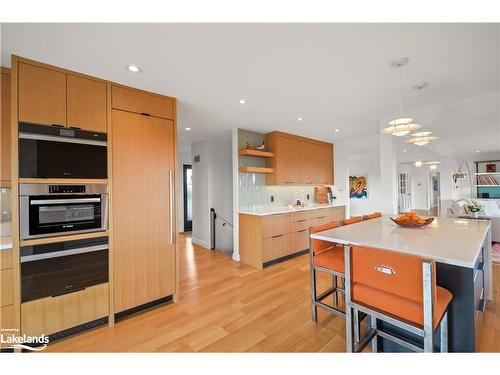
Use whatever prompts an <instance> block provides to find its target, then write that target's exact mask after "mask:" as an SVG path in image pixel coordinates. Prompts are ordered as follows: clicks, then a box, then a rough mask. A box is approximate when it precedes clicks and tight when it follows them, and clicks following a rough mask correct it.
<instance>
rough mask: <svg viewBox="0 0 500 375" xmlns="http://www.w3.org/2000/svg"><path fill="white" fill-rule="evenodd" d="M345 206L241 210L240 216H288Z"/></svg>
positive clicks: (323, 205)
mask: <svg viewBox="0 0 500 375" xmlns="http://www.w3.org/2000/svg"><path fill="white" fill-rule="evenodd" d="M344 206H345V205H344V204H340V203H334V204H310V205H307V206H306V207H301V208H294V207H288V206H285V207H263V208H261V209H256V210H240V211H239V213H240V214H244V215H256V216H267V215H277V214H288V213H291V212H300V211H310V210H321V209H324V208H332V207H344Z"/></svg>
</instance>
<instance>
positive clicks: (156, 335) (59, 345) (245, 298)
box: [46, 235, 500, 352]
mask: <svg viewBox="0 0 500 375" xmlns="http://www.w3.org/2000/svg"><path fill="white" fill-rule="evenodd" d="M179 245H180V254H181V259H180V277H181V280H180V283H181V284H180V290H181V296H180V297H181V300H180V302H179V303H176V304H174V303H172V304H168V305H164V306H162V307H158V308H156V309H153V310H150V311H147V312H143V313H140V314H137V315H134V316H131V317H129V318H126V319H124V320H121V321H119V322H118V323H117V324H116V325H115V326H114V327H107V326H106V327H101V328H97V329H94V330H92V331H88V332H85V333H82V334H79V335H75V336H73V337H70V338H66V339H63V340H60V341H57V342H55V343H53V344H50V345H49V347H48V349H47V350H46V351H49V352H343V351H344V350H345V339H344V337H345V331H344V320H343V319H342V318H339V317H334V316H332V315H330V314H328V313H326V312H324V311H322V310H319V323H318V324H313V323H312V322H311V318H310V305H309V267H308V258H307V255H303V256H300V257H298V258H295V259H291V260H288V261H286V262H283V263H280V264H277V265H274V266H271V267H268V268H265V269H264V270H262V271H259V270H256V269H254V268H252V267H250V266H246V265H244V264H241V263H238V262H234V261H233V260H232V259H231V258H230V257H229V256H228V255H225V254H222V253H219V252H216V251H215V252H214V251H209V250H206V249H203V248H200V247H199V246H196V245H192V244H191V241H190V238H187V237H185V236H183V235H180V236H179ZM494 278H495V281H496V284H495V302H494V303H490V304H489V305H488V307H487V310H486V313H485V318H484V328H485V329H484V330H483V336H482V341H481V346H480V349H481V351H498V352H500V290H499V284H500V283H499V280H500V266H495V274H494ZM319 285H320V288H326V287H327V286H329V285H330V278H329V277H327V276H326V275H324V276H323V275H322V276H320V280H319Z"/></svg>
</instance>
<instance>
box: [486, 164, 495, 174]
mask: <svg viewBox="0 0 500 375" xmlns="http://www.w3.org/2000/svg"><path fill="white" fill-rule="evenodd" d="M496 171H497V165H496V164H486V172H487V173H495V172H496Z"/></svg>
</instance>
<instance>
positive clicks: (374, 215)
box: [363, 212, 382, 220]
mask: <svg viewBox="0 0 500 375" xmlns="http://www.w3.org/2000/svg"><path fill="white" fill-rule="evenodd" d="M377 217H382V212H374V213H373V214H370V215H365V216H363V220H370V219H376V218H377Z"/></svg>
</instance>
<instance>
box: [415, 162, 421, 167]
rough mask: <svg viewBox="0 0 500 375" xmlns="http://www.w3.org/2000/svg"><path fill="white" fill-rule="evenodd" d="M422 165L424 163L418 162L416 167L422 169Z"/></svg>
mask: <svg viewBox="0 0 500 375" xmlns="http://www.w3.org/2000/svg"><path fill="white" fill-rule="evenodd" d="M422 164H423V163H422V162H421V161H416V162H415V167H417V168H420V167H421V166H422Z"/></svg>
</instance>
